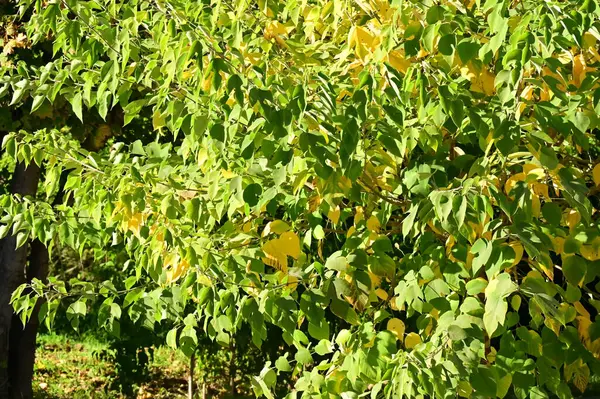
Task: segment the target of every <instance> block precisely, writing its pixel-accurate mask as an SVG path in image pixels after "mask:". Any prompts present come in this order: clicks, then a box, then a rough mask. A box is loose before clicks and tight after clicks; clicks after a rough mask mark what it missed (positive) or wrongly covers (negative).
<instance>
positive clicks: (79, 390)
mask: <svg viewBox="0 0 600 399" xmlns="http://www.w3.org/2000/svg"><path fill="white" fill-rule="evenodd" d="M105 349H107V345H106V344H105V343H103V342H100V341H98V340H97V339H95V338H93V337H89V336H88V337H82V338H77V339H76V338H70V337H67V336H64V335H55V334H43V335H40V336H39V337H38V350H37V352H36V363H35V375H34V381H33V389H34V397H35V398H36V399H41V398H49V399H53V398H57V399H58V398H61V399H62V398H74V399H77V398H97V399H109V398H111V399H113V398H115V399H116V398H123V397H124V396H123V395H121V394H120V393H119V392H116V391H114V390H111V389H110V386H111V382H112V381H113V380H114V379H115V377H116V374H115V370H114V366H113V365H112V364H111V363H110V362H108V361H106V360H103V359H101V358H100V357H99V356H98V353H99V352H100V351H102V350H105ZM150 370H151V378H150V381H149V382H148V383H143V384H141V386H140V387H139V390H138V394H137V397H138V398H139V399H143V398H158V399H160V398H181V397H183V395H184V394H185V392H186V389H187V385H186V377H187V375H186V373H187V360H186V359H185V357H184V356H183V355H182V354H181V353H179V352H175V351H172V350H170V349H169V348H164V347H161V348H158V349H157V350H156V351H155V352H154V359H153V361H152V364H151V366H150Z"/></svg>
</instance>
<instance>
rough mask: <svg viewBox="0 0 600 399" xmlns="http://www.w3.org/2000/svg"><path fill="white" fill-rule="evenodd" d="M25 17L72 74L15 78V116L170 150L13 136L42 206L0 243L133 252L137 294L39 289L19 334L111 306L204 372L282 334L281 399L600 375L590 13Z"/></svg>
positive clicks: (14, 217) (17, 202)
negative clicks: (213, 359) (29, 321)
mask: <svg viewBox="0 0 600 399" xmlns="http://www.w3.org/2000/svg"><path fill="white" fill-rule="evenodd" d="M18 4H19V6H20V11H21V15H22V16H23V18H24V19H23V26H24V31H25V33H26V35H25V37H26V38H27V39H28V40H31V42H32V43H39V42H42V41H50V42H51V43H52V53H53V59H52V61H51V62H49V63H47V64H45V65H43V66H41V67H36V66H32V65H28V64H24V63H16V64H13V63H10V61H9V62H5V63H4V64H3V66H2V69H3V73H4V78H3V81H2V83H0V96H4V98H5V99H7V100H6V101H7V102H8V103H9V106H10V107H16V108H21V109H24V108H26V109H31V110H32V112H36V111H39V109H40V108H41V107H43V106H49V105H50V104H56V103H57V102H59V103H60V101H68V103H70V105H71V107H70V108H71V109H70V110H68V112H70V113H71V114H72V115H75V116H76V117H77V118H79V119H80V120H81V121H82V122H85V120H86V117H84V115H87V114H90V113H93V112H97V113H98V115H99V116H100V117H101V118H105V117H106V116H107V114H108V112H109V110H111V109H113V108H114V107H122V109H123V112H124V118H123V126H127V125H128V124H130V123H131V122H132V121H137V120H140V118H145V117H148V118H149V119H150V120H151V125H152V129H154V131H155V133H156V140H155V141H154V142H152V143H149V144H147V145H144V144H143V143H142V142H137V141H136V142H133V143H132V144H131V145H125V143H124V142H123V141H122V140H120V139H119V138H118V137H117V138H116V139H115V142H114V143H113V144H112V146H111V147H110V149H107V150H106V151H104V152H101V153H92V152H89V151H87V150H85V149H84V148H82V147H81V144H80V140H77V139H75V138H74V137H73V136H72V135H71V134H69V132H68V129H61V128H62V126H55V127H56V128H54V129H51V128H48V129H41V130H36V129H22V130H19V131H14V132H12V133H11V134H9V135H7V136H6V137H5V139H4V142H3V148H4V149H5V151H6V152H7V154H9V156H10V157H12V158H13V159H15V160H16V161H18V162H21V163H23V164H26V165H32V164H36V165H40V166H43V167H44V169H45V172H44V183H43V189H44V194H45V198H35V199H24V198H22V197H20V196H18V195H14V194H13V195H4V196H2V198H1V200H0V202H1V204H2V205H3V212H4V217H3V218H2V219H1V220H2V223H4V226H5V227H4V228H3V233H4V235H7V234H8V233H9V232H11V233H12V234H13V235H16V237H17V241H19V240H18V237H19V236H20V237H24V239H26V238H37V239H39V240H40V242H42V243H44V244H45V245H48V246H51V245H52V243H54V242H60V243H61V244H64V245H68V246H71V247H73V248H75V249H77V250H79V251H81V250H83V249H84V248H88V247H95V248H104V247H108V246H110V245H120V244H123V245H125V247H126V248H127V251H128V254H129V256H130V261H129V262H127V263H126V264H125V265H124V266H126V269H127V270H129V271H130V273H131V276H130V277H128V278H127V279H126V280H125V281H123V282H121V283H120V285H121V286H119V287H115V285H114V284H113V283H108V282H107V283H105V284H103V285H102V286H101V287H94V286H92V285H91V284H88V283H85V282H80V281H71V282H69V287H68V288H69V289H68V290H67V289H66V288H65V284H64V283H63V282H60V281H57V280H56V279H50V281H49V283H48V284H44V283H42V282H40V281H37V280H33V281H32V283H31V284H30V285H23V286H21V287H20V288H19V289H17V290H16V291H15V293H14V294H13V298H12V304H13V305H14V307H15V310H16V311H17V313H18V314H20V315H21V316H22V317H23V319H26V318H27V316H28V314H29V313H30V312H31V310H32V309H33V306H34V304H35V302H36V300H38V299H39V298H41V297H43V298H45V300H46V302H45V305H43V306H42V309H41V316H42V318H44V319H45V320H46V322H48V323H49V322H51V320H52V318H53V315H54V314H55V312H56V309H57V308H58V304H59V303H60V302H61V301H66V303H67V304H68V309H67V314H68V316H69V317H70V318H71V320H72V323H73V325H74V326H77V324H78V320H79V318H80V317H82V316H85V315H86V313H87V309H88V306H89V305H90V303H91V302H92V301H102V305H101V307H100V310H99V312H98V315H97V318H98V323H99V325H100V326H102V327H105V328H107V329H108V330H109V331H112V332H113V333H115V334H118V332H119V320H120V319H121V318H124V317H127V318H130V319H131V320H132V321H133V322H134V323H139V324H140V325H144V326H145V327H147V328H150V329H152V328H155V327H156V326H157V325H158V324H160V325H161V326H164V325H167V324H168V325H169V326H170V327H171V331H170V332H169V334H167V336H166V342H167V343H168V344H169V345H172V346H175V347H179V348H181V349H182V350H183V351H184V352H186V353H188V354H190V355H191V354H192V353H193V351H194V349H195V346H196V345H197V343H198V337H197V332H198V331H202V332H203V333H205V334H207V335H208V336H209V337H210V338H212V339H214V340H216V341H217V342H219V343H221V344H223V345H225V346H227V345H228V344H229V340H230V335H231V334H233V333H234V332H235V331H237V330H239V329H243V328H250V329H251V332H252V340H253V342H254V344H255V345H257V346H260V345H261V344H262V343H263V341H264V339H265V338H266V323H269V324H273V325H275V326H277V327H278V328H280V329H281V333H282V336H283V338H284V339H285V340H286V342H287V343H288V344H289V345H290V346H293V347H294V351H292V353H283V354H282V356H281V357H280V358H279V359H278V360H277V362H275V364H267V365H265V368H264V369H263V371H262V372H261V373H260V375H259V376H256V377H255V378H254V382H255V392H256V394H257V395H264V396H266V397H273V394H272V393H271V388H272V387H273V386H274V384H275V381H276V379H277V374H278V373H286V372H292V374H293V375H295V376H297V377H298V379H297V381H296V384H295V388H294V390H293V391H292V392H290V394H289V397H290V398H292V397H298V396H302V397H311V396H314V397H329V396H328V395H334V396H341V397H343V398H354V397H358V395H361V394H363V393H367V394H368V393H370V395H371V397H373V398H376V397H383V396H385V397H402V396H404V395H405V396H407V397H414V396H417V395H428V396H440V397H446V396H457V395H458V396H463V397H495V396H497V397H504V396H506V395H507V394H508V393H509V392H511V393H512V394H514V395H515V396H516V397H519V398H521V397H523V398H524V397H527V396H529V395H533V396H540V397H546V396H548V395H549V394H552V395H557V396H558V397H561V398H562V397H571V396H572V395H573V393H572V390H574V389H576V390H579V391H582V392H583V391H585V390H586V388H587V385H588V381H589V376H590V374H591V373H592V372H598V371H599V362H598V360H597V358H598V356H600V352H599V349H598V348H600V341H599V339H600V335H599V334H598V331H600V330H599V329H598V324H597V323H598V322H597V321H596V320H595V318H596V314H597V309H598V305H599V303H598V300H597V298H598V289H597V287H596V286H595V284H596V282H597V277H598V275H597V271H596V270H597V269H598V267H597V262H598V259H600V255H599V252H598V247H599V245H600V238H599V236H600V234H599V233H600V232H599V230H598V226H597V212H596V210H597V207H598V206H599V202H598V189H597V187H598V186H599V185H600V166H598V165H596V158H597V154H598V137H597V132H598V130H597V127H598V118H597V116H596V114H597V111H598V99H600V91H599V90H598V84H597V79H598V77H599V75H598V72H597V71H596V69H595V68H596V64H597V63H598V61H600V55H598V52H597V47H598V46H597V40H598V39H599V38H600V32H599V30H598V28H599V27H600V24H599V22H598V16H599V12H600V11H599V10H598V8H597V7H596V4H595V2H592V1H588V0H586V1H585V2H578V1H563V2H552V1H550V2H543V3H540V2H537V1H533V0H521V1H518V2H508V1H497V0H488V1H486V2H480V1H464V2H460V1H442V2H434V1H427V0H426V1H422V2H421V1H419V2H417V1H414V2H412V1H397V0H392V1H380V0H371V1H356V2H349V1H341V0H339V1H338V0H333V1H328V2H325V1H312V2H308V1H305V2H297V1H288V2H285V3H283V2H282V3H279V2H277V1H273V0H265V1H259V2H257V3H251V2H243V1H240V2H233V1H222V0H221V1H219V0H215V1H211V2H209V1H204V2H202V3H198V2H189V1H183V0H168V1H164V0H156V1H148V2H136V1H132V2H124V3H116V2H112V1H95V2H92V1H70V0H60V1H54V2H42V1H35V2H32V1H26V0H23V1H20V2H18ZM5 48H6V44H5ZM54 107H55V108H54V109H57V108H56V106H54ZM57 112H67V111H65V110H60V111H57ZM67 169H70V170H71V172H70V174H69V178H68V180H67V182H66V184H65V187H64V190H65V201H64V202H63V203H62V204H61V205H57V206H51V205H50V203H51V201H52V198H53V196H54V193H55V192H56V190H57V181H58V176H60V174H61V171H64V170H67ZM68 198H72V199H73V200H72V202H68ZM11 228H12V231H11V230H10V229H11ZM27 287H30V288H31V289H32V290H30V291H25V289H26V288H27ZM74 297H75V298H76V299H75V300H73V298H74ZM329 315H334V316H335V317H336V318H337V319H339V323H341V326H340V328H335V331H334V329H333V328H331V325H332V324H331V323H330V320H329V319H328V316H329Z"/></svg>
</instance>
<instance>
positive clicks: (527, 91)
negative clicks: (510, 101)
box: [521, 85, 533, 100]
mask: <svg viewBox="0 0 600 399" xmlns="http://www.w3.org/2000/svg"><path fill="white" fill-rule="evenodd" d="M521 98H524V99H525V100H531V99H532V98H533V86H531V85H529V86H527V87H525V88H524V89H523V91H522V92H521Z"/></svg>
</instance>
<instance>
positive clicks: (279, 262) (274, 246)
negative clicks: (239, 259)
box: [262, 238, 287, 273]
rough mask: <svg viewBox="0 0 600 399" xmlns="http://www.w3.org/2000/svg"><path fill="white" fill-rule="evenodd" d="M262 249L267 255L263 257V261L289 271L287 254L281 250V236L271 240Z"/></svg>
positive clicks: (278, 268) (285, 271)
mask: <svg viewBox="0 0 600 399" xmlns="http://www.w3.org/2000/svg"><path fill="white" fill-rule="evenodd" d="M262 251H263V252H264V253H265V255H266V257H265V258H263V262H264V263H265V264H266V265H269V266H272V267H274V268H275V269H277V270H282V271H283V272H284V273H287V256H286V254H285V253H283V251H282V250H281V242H280V241H279V238H276V239H275V240H271V241H269V242H267V243H265V245H263V247H262Z"/></svg>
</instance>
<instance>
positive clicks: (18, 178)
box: [0, 163, 40, 399]
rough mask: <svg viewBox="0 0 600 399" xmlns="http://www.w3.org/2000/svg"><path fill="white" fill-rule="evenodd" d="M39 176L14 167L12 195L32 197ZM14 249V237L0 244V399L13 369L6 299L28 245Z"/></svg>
mask: <svg viewBox="0 0 600 399" xmlns="http://www.w3.org/2000/svg"><path fill="white" fill-rule="evenodd" d="M39 176H40V169H39V167H38V166H37V165H35V164H33V163H32V164H30V165H29V166H27V167H25V165H24V164H23V163H19V164H17V166H16V168H15V172H14V174H13V180H12V184H11V191H12V193H14V194H20V195H23V196H25V195H30V196H34V195H35V193H36V191H37V187H38V181H39ZM16 246H17V238H16V236H9V237H6V238H4V239H3V240H2V241H1V242H0V276H1V278H0V399H9V398H11V396H10V389H11V384H10V380H9V369H10V370H12V368H13V367H12V365H9V360H10V356H9V351H10V336H11V334H10V331H11V324H12V319H13V309H12V307H11V305H10V303H9V302H10V297H11V295H12V293H13V291H14V290H15V289H16V288H17V287H18V286H19V285H21V284H23V283H24V282H25V281H26V280H25V265H26V263H27V249H28V244H27V243H26V244H25V245H23V246H21V247H20V248H18V249H17V248H16ZM11 374H12V372H11ZM30 389H31V388H30ZM13 397H15V396H13Z"/></svg>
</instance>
